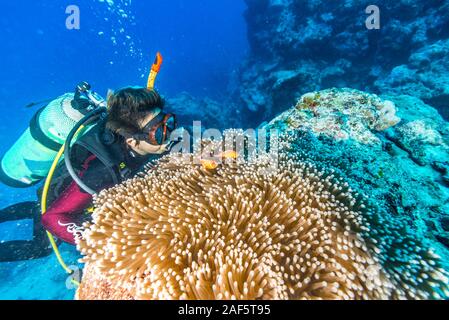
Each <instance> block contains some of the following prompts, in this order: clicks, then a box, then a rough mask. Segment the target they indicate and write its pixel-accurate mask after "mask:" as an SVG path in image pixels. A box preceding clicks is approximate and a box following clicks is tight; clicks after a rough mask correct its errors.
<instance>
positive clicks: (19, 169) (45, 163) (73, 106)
mask: <svg viewBox="0 0 449 320" xmlns="http://www.w3.org/2000/svg"><path fill="white" fill-rule="evenodd" d="M101 103H103V104H104V101H103V100H102V99H101V97H99V96H98V95H96V94H95V93H94V92H92V91H90V85H89V84H88V83H86V82H82V83H80V84H79V85H78V86H77V88H76V91H75V93H74V94H73V93H68V94H64V95H62V96H60V97H59V98H57V99H55V100H53V101H52V102H50V103H49V104H48V105H47V106H45V107H44V108H42V109H40V110H39V111H38V112H36V114H35V115H34V116H33V118H32V120H31V121H30V125H29V127H28V128H27V129H26V130H25V132H24V133H23V134H22V136H21V137H20V138H19V139H18V140H17V141H16V143H15V144H14V145H13V146H12V147H11V148H10V149H9V150H8V151H7V152H6V153H5V155H4V156H3V157H2V159H1V161H0V181H1V182H3V183H4V184H6V185H8V186H11V187H15V188H26V187H30V186H33V185H35V184H37V183H39V182H40V181H42V179H44V178H45V177H46V176H47V174H48V172H49V170H50V168H51V166H52V163H53V160H54V159H55V157H56V155H57V153H58V151H59V150H60V148H61V147H62V146H63V145H64V143H65V141H66V139H67V137H68V135H69V133H70V132H71V130H72V129H73V128H74V127H75V126H76V124H77V123H78V122H79V121H80V120H81V119H82V118H83V117H84V116H85V114H86V113H87V112H90V111H92V110H93V109H94V108H95V107H96V106H97V104H101Z"/></svg>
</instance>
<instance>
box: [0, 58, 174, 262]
mask: <svg viewBox="0 0 449 320" xmlns="http://www.w3.org/2000/svg"><path fill="white" fill-rule="evenodd" d="M158 58H159V61H158V59H157V61H156V62H157V63H156V62H155V64H154V65H153V68H152V72H151V73H150V77H149V83H148V85H147V87H146V88H143V87H126V88H123V89H120V90H118V91H116V92H114V93H109V94H108V98H107V102H106V101H104V100H103V99H102V98H101V97H100V96H99V95H98V94H96V93H95V92H93V91H91V88H90V85H89V84H88V83H86V82H82V83H80V84H79V85H78V86H77V88H76V90H75V94H66V95H63V96H61V97H59V98H58V99H56V100H54V101H52V102H51V103H50V104H48V105H47V106H45V107H44V108H42V109H41V110H39V111H38V112H37V113H36V115H35V116H34V117H33V120H32V121H31V123H30V127H29V128H28V129H27V131H26V132H25V133H24V134H23V135H22V137H21V138H20V139H19V140H18V141H17V142H16V144H15V145H14V146H13V147H12V148H11V149H10V150H9V151H8V152H7V153H6V154H5V155H4V157H3V158H2V160H1V163H0V181H2V182H3V183H5V184H7V185H9V186H12V187H29V186H32V185H35V184H37V183H39V182H40V181H42V180H43V179H44V178H45V177H46V176H47V180H46V183H45V185H44V187H43V188H40V189H39V190H38V195H39V196H43V197H42V200H41V204H40V206H39V203H38V202H24V203H20V204H16V205H13V206H10V207H8V208H6V209H3V210H1V211H0V226H1V224H2V223H5V222H6V223H9V224H16V225H18V226H22V225H23V224H24V223H25V222H26V221H28V222H32V223H33V236H32V238H31V239H21V240H10V241H5V240H1V241H0V262H7V261H19V260H29V259H35V258H39V257H43V256H46V255H49V254H50V253H51V250H52V248H51V245H50V242H51V239H52V237H47V235H46V233H47V232H46V230H47V231H49V232H50V233H51V234H53V235H55V236H56V237H57V238H58V239H59V242H60V240H62V241H64V242H67V243H70V244H75V239H76V237H78V236H79V235H80V234H79V231H80V227H81V225H82V223H83V222H84V221H86V220H87V219H89V215H88V214H86V213H88V212H89V211H91V210H90V207H91V205H92V195H93V194H95V193H98V192H100V191H101V190H103V189H106V188H109V187H112V186H114V185H116V184H119V183H121V182H122V181H124V180H127V179H129V178H132V177H133V176H135V175H136V174H138V173H139V172H140V171H141V170H142V169H144V168H146V167H147V165H148V164H151V163H152V162H153V161H155V160H157V159H158V158H160V157H161V156H162V155H164V154H166V153H167V152H169V151H170V149H171V148H172V147H173V145H174V144H176V143H177V142H180V141H179V140H178V141H176V142H175V141H170V136H171V133H172V132H173V131H174V130H175V129H176V127H177V123H176V116H175V115H174V114H170V113H165V112H164V104H165V102H164V99H163V98H162V97H161V96H160V95H159V94H158V92H157V91H156V90H154V81H155V78H156V75H157V72H158V71H159V68H160V64H161V57H160V56H159V54H158ZM81 129H85V132H83V134H80V137H78V133H79V132H80V130H81ZM75 139H76V140H75ZM72 140H74V142H73V143H72ZM64 147H65V148H64ZM58 150H59V153H58ZM62 152H63V153H62ZM62 155H63V156H64V161H60V162H59V163H58V160H59V159H60V158H61V157H62ZM52 163H53V166H52ZM53 168H54V170H53ZM49 190H51V192H49ZM46 203H48V204H49V206H48V209H46ZM43 208H44V209H43ZM42 213H45V214H44V215H42ZM0 239H1V235H0Z"/></svg>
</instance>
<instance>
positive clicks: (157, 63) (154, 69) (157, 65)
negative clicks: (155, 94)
mask: <svg viewBox="0 0 449 320" xmlns="http://www.w3.org/2000/svg"><path fill="white" fill-rule="evenodd" d="M162 62H163V58H162V55H161V53H160V52H158V53H157V54H156V59H155V60H154V63H153V65H152V66H151V71H150V74H149V75H148V82H147V89H148V90H152V89H154V83H155V82H156V77H157V74H158V73H159V71H161V66H162Z"/></svg>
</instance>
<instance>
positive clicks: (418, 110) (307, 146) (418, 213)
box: [267, 89, 449, 269]
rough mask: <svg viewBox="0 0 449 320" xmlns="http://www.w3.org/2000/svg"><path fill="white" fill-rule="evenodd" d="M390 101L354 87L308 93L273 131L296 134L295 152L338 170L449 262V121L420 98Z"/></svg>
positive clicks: (291, 149) (274, 123)
mask: <svg viewBox="0 0 449 320" xmlns="http://www.w3.org/2000/svg"><path fill="white" fill-rule="evenodd" d="M388 99H389V100H390V101H389V100H383V99H380V98H379V97H378V96H376V95H372V94H367V93H363V92H360V91H356V90H349V89H333V90H325V91H321V92H315V93H309V94H306V95H304V97H302V98H301V99H300V100H299V102H298V104H297V106H296V107H293V108H291V109H289V110H288V111H286V112H284V113H283V114H281V115H280V116H278V117H277V118H275V119H274V120H273V121H272V122H271V123H270V124H269V125H268V126H267V128H278V129H280V130H281V131H290V134H291V135H293V137H294V140H293V142H292V144H291V146H289V150H288V152H290V153H298V154H299V155H298V156H299V157H300V158H301V159H307V160H308V161H312V162H313V163H315V164H321V165H323V166H326V167H327V168H332V169H333V170H336V172H338V173H339V175H341V176H344V177H345V179H346V180H347V181H349V183H350V184H351V185H352V186H353V187H354V188H355V189H356V190H360V192H361V193H363V194H365V195H366V196H368V197H369V198H370V199H372V201H374V202H375V203H376V204H377V206H378V207H379V208H380V209H381V210H383V211H384V212H385V214H388V215H392V216H394V217H395V218H397V219H401V220H403V221H404V223H405V224H407V225H408V226H409V227H410V229H411V230H413V232H414V233H415V234H416V235H419V236H421V237H423V238H426V239H428V240H429V241H430V242H431V243H432V244H431V246H432V247H434V248H436V249H437V250H438V252H439V254H440V255H442V256H444V261H445V263H446V265H448V264H449V251H448V249H449V246H448V243H449V233H448V232H447V225H446V224H445V222H444V221H446V220H447V217H448V215H447V212H449V211H448V210H449V205H448V203H449V202H448V200H449V188H448V187H449V184H448V169H449V166H448V165H449V147H448V146H449V124H448V123H447V122H446V121H444V120H443V119H442V117H441V116H440V115H439V114H438V112H437V111H436V110H435V109H433V108H432V107H430V106H428V105H426V104H424V103H423V102H422V101H421V100H420V99H417V98H413V97H410V96H398V97H397V96H389V97H388ZM311 105H312V106H313V107H312V108H310V107H308V106H311ZM384 109H385V110H389V111H388V112H387V113H386V114H385V113H384V112H382V110H384ZM385 115H387V116H385ZM397 118H400V119H401V121H400V122H399V123H398V122H397V121H398V119H397ZM445 225H446V227H445ZM446 268H448V269H449V267H446Z"/></svg>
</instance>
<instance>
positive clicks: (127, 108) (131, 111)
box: [106, 87, 165, 137]
mask: <svg viewBox="0 0 449 320" xmlns="http://www.w3.org/2000/svg"><path fill="white" fill-rule="evenodd" d="M164 104H165V101H164V99H163V98H162V97H161V96H160V95H159V93H157V91H156V90H150V89H147V88H131V87H129V88H123V89H120V90H118V91H116V92H114V93H112V94H110V95H109V96H108V118H107V122H106V127H107V128H108V129H109V130H112V131H113V132H115V133H118V134H120V135H121V136H125V137H126V136H132V135H135V134H138V133H140V131H141V129H142V128H141V127H140V125H139V123H140V122H141V121H142V120H143V119H144V118H145V117H146V116H147V115H148V114H149V113H151V112H155V111H156V110H157V109H162V108H163V107H164Z"/></svg>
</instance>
